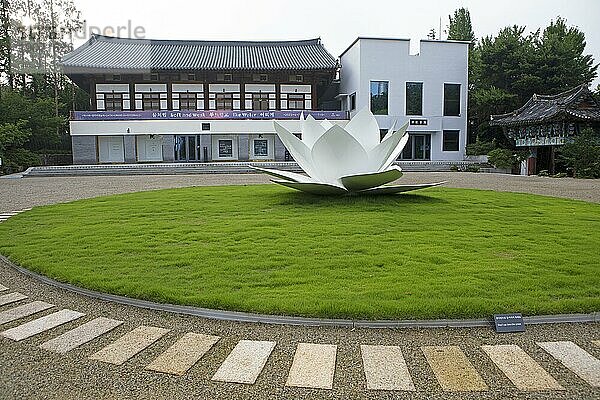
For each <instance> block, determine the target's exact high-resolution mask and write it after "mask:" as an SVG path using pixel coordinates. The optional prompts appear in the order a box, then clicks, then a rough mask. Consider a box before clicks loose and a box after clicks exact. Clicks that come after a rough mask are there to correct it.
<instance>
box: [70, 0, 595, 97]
mask: <svg viewBox="0 0 600 400" xmlns="http://www.w3.org/2000/svg"><path fill="white" fill-rule="evenodd" d="M74 1H75V4H76V5H77V6H78V8H79V9H80V10H81V11H82V13H83V18H84V19H86V20H87V23H88V28H89V26H97V27H100V28H104V27H107V26H108V27H117V26H125V25H127V24H128V21H131V24H132V25H133V26H134V27H135V26H141V27H143V28H144V29H145V36H146V37H147V38H152V39H205V40H215V39H221V40H293V39H307V38H313V37H321V38H322V40H323V44H324V45H325V47H326V48H327V49H328V50H329V51H330V52H331V53H332V54H333V55H334V56H338V55H340V53H341V52H342V51H343V50H344V49H345V48H346V47H347V46H348V45H349V44H350V43H351V42H352V41H353V40H354V39H355V38H356V37H357V36H377V37H396V38H410V39H417V40H418V39H424V38H426V37H427V33H428V32H429V30H430V29H431V28H435V29H436V30H438V29H439V24H440V17H441V18H442V29H445V28H446V25H447V24H448V15H449V14H451V13H452V12H453V11H454V10H455V9H457V8H459V7H467V8H468V9H469V11H470V12H471V21H472V23H473V28H474V31H475V35H476V36H477V37H478V38H480V37H482V36H487V35H495V34H496V33H497V32H498V31H499V30H500V29H501V28H503V27H505V26H508V25H513V24H516V25H524V26H526V27H527V31H535V30H537V29H538V28H544V27H545V26H547V25H548V24H549V23H550V20H551V19H554V18H556V17H557V16H562V17H565V18H566V19H567V22H568V24H569V25H575V26H577V27H579V28H580V29H581V30H582V31H583V32H585V35H586V40H587V49H586V50H587V53H590V54H592V55H593V56H594V59H595V62H596V63H598V62H600V28H598V26H599V25H600V24H599V23H600V1H599V0H570V1H563V0H516V1H515V0H502V1H493V2H492V1H484V0H481V1H475V0H471V1H466V0H464V1H440V0H421V1H411V2H403V1H399V0H395V1H394V0H391V1H383V0H364V1H355V0H344V1H337V0H336V1H327V0H302V1H288V0H279V1H276V0H248V1H243V0H225V1H211V2H209V1H193V0H192V1H189V0H188V1H182V0H169V1H166V2H165V1H155V0H143V1H142V0H102V1H98V0H74ZM125 36H126V34H125ZM413 49H414V50H415V51H416V49H417V47H416V45H415V44H414V43H413ZM440 67H443V66H440ZM599 83H600V79H596V81H595V82H594V87H595V86H596V85H597V84H599Z"/></svg>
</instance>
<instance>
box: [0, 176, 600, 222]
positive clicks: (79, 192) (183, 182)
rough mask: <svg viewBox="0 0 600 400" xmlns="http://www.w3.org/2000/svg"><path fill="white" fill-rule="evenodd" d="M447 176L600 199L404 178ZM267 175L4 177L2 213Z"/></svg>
mask: <svg viewBox="0 0 600 400" xmlns="http://www.w3.org/2000/svg"><path fill="white" fill-rule="evenodd" d="M440 181H447V182H448V183H447V184H446V186H447V187H457V188H477V189H488V190H501V191H509V192H523V193H535V194H542V195H547V196H556V197H565V198H572V199H579V200H585V201H590V202H596V203H600V179H589V180H586V179H572V178H561V179H556V178H543V177H537V176H518V175H502V174H473V173H458V172H407V173H406V174H405V175H404V176H403V177H402V178H401V179H400V180H399V181H398V183H403V184H409V183H428V182H440ZM268 182H269V178H268V177H267V176H266V175H255V174H221V175H169V176H165V175H131V176H79V177H56V178H23V179H0V212H5V211H13V210H20V209H23V208H29V207H33V206H39V205H44V204H53V203H58V202H65V201H72V200H77V199H83V198H88V197H96V196H102V195H109V194H116V193H127V192H139V191H142V190H154V189H164V188H177V187H186V186H211V185H249V184H257V183H268Z"/></svg>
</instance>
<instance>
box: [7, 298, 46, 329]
mask: <svg viewBox="0 0 600 400" xmlns="http://www.w3.org/2000/svg"><path fill="white" fill-rule="evenodd" d="M52 307H54V304H48V303H45V302H43V301H34V302H33V303H27V304H23V305H22V306H18V307H14V308H11V309H10V310H6V311H2V312H0V325H3V324H7V323H9V322H13V321H16V320H18V319H21V318H25V317H29V316H30V315H33V314H37V313H39V312H40V311H44V310H47V309H49V308H52Z"/></svg>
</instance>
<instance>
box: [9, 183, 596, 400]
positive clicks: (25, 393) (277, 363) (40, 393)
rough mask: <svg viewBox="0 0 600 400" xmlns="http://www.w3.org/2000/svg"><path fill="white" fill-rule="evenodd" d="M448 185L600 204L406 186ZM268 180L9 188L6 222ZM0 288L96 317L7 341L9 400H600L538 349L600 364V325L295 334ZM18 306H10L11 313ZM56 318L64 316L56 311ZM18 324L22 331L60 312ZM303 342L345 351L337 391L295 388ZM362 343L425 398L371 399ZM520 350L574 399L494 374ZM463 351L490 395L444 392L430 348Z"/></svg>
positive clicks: (378, 395)
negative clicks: (96, 325) (198, 345)
mask: <svg viewBox="0 0 600 400" xmlns="http://www.w3.org/2000/svg"><path fill="white" fill-rule="evenodd" d="M440 180H448V184H447V186H449V187H476V188H481V189H491V190H506V191H516V192H528V193H538V194H543V195H551V196H560V197H569V198H576V199H581V200H586V201H592V202H600V181H598V180H595V181H593V180H590V181H581V180H574V179H551V178H538V177H516V176H505V175H491V174H489V175H488V174H468V173H407V174H406V176H405V177H403V178H402V182H404V183H412V182H433V181H440ZM267 181H268V179H267V178H266V177H264V176H261V175H194V176H131V177H68V178H26V179H16V180H12V179H0V211H10V210H18V209H23V208H28V207H32V206H36V205H43V204H51V203H56V202H63V201H71V200H75V199H79V198H87V197H95V196H99V195H106V194H113V193H124V192H133V191H140V190H152V189H159V188H170V187H183V186H194V185H219V184H254V183H264V182H267ZM0 284H3V285H4V286H7V287H9V288H10V289H11V290H13V291H20V292H21V293H24V294H26V295H28V296H30V298H31V299H32V300H44V301H48V302H51V303H53V304H55V305H57V306H58V307H62V308H71V309H74V310H77V311H81V312H85V313H86V314H87V315H86V316H85V317H84V318H82V319H80V320H78V321H76V322H72V323H69V324H66V325H64V326H62V327H59V328H57V329H54V330H52V331H51V333H45V334H41V335H38V336H35V337H33V338H30V339H27V340H24V341H22V342H19V343H15V342H12V341H11V340H8V339H4V338H0V360H1V361H0V398H1V399H30V398H31V399H104V398H156V399H162V398H169V399H188V398H199V399H217V398H229V399H259V398H260V399H286V398H289V399H317V398H336V399H354V398H369V399H404V398H406V399H438V398H449V399H515V398H519V399H600V388H592V387H591V386H589V385H587V384H586V383H585V382H583V381H582V380H581V379H579V378H578V377H577V376H576V375H574V374H573V373H572V372H570V371H569V370H568V369H566V368H565V367H564V366H562V364H560V363H559V362H558V361H556V360H555V359H553V358H552V357H550V356H549V355H548V354H547V353H545V352H544V351H543V350H542V349H541V348H539V347H538V346H537V345H536V344H535V342H537V341H556V340H570V341H573V342H575V343H576V344H578V345H579V346H580V347H582V348H583V349H585V350H586V351H588V352H589V353H590V354H592V355H594V356H595V357H600V347H597V346H595V345H593V344H592V343H591V341H592V340H600V324H598V323H593V324H554V325H540V326H528V327H527V332H526V333H517V334H505V335H499V334H496V333H494V332H493V330H492V329H490V328H469V329H354V330H353V329H349V328H327V327H292V326H278V325H263V324H247V323H234V322H224V321H215V320H207V319H203V318H198V317H192V316H182V315H175V314H170V313H165V312H157V311H150V310H144V309H138V308H134V307H129V306H124V305H119V304H114V303H109V302H102V301H97V300H92V299H89V298H87V297H84V296H81V295H77V294H73V293H70V292H65V291H63V290H61V289H56V288H54V287H51V286H48V285H44V284H41V283H39V282H37V281H35V280H33V279H32V278H29V277H26V276H23V275H22V274H20V273H18V272H16V271H15V270H13V269H12V268H11V267H9V266H7V265H5V264H2V263H1V262H0ZM10 307H11V306H2V307H0V311H2V310H4V309H7V308H10ZM55 310H56V309H54V311H55ZM52 311H53V310H52V309H51V310H47V311H44V312H42V313H40V314H38V315H36V316H32V317H29V318H27V319H24V320H20V321H18V322H14V323H10V324H7V325H6V326H3V327H2V329H7V328H11V327H13V326H16V325H19V324H20V323H22V322H25V321H28V320H32V319H35V318H37V317H40V316H43V315H46V314H49V313H51V312H52ZM99 316H104V317H109V318H115V319H121V320H124V321H126V322H125V324H123V325H122V326H120V327H118V328H117V329H115V330H114V331H112V332H110V333H109V334H106V335H104V336H102V337H101V338H100V339H98V340H97V341H94V342H91V343H88V344H87V345H84V346H82V348H80V349H76V350H73V351H71V352H69V353H67V354H66V355H56V354H54V353H50V352H47V351H45V350H41V349H39V348H38V347H37V346H38V345H39V344H41V343H42V342H44V341H46V340H48V339H50V338H52V337H55V336H57V335H59V334H61V333H63V332H65V331H67V330H69V329H72V328H73V327H75V326H78V325H80V324H81V323H84V322H87V321H88V320H91V319H93V318H96V317H99ZM142 324H145V325H151V326H158V327H164V328H169V329H171V330H172V331H171V332H169V334H167V335H166V336H165V337H164V338H163V339H161V340H159V341H158V342H157V343H155V344H154V345H153V346H151V347H150V348H149V349H148V350H146V351H144V352H142V353H141V354H140V355H139V356H137V357H135V358H133V359H132V360H130V361H129V362H127V363H125V364H124V365H122V366H113V365H108V364H103V363H100V362H94V361H90V360H88V359H87V357H88V356H89V355H91V354H92V353H94V352H95V351H97V350H99V349H100V348H101V347H103V346H104V345H106V344H108V343H110V342H112V341H113V340H115V339H116V338H118V337H120V336H121V335H123V334H124V333H126V332H128V331H129V330H131V329H133V328H135V327H137V326H139V325H142ZM190 331H194V332H198V333H205V334H211V335H217V336H221V337H222V339H221V341H220V342H219V343H217V345H215V347H214V348H213V349H212V350H211V351H210V352H209V353H207V355H206V356H205V357H204V358H203V359H202V360H201V361H200V362H199V363H198V364H197V365H196V366H195V367H193V368H192V369H191V370H190V371H189V372H188V373H186V374H185V375H184V376H182V377H174V376H168V375H165V374H160V373H155V372H149V371H145V370H144V369H143V367H145V366H146V365H147V364H148V363H149V362H150V361H151V360H152V359H153V358H154V357H155V356H157V355H158V354H160V353H161V352H162V351H164V350H165V349H166V348H167V347H168V346H170V345H171V344H172V343H174V342H175V341H176V340H177V339H178V338H180V337H181V336H182V335H183V334H184V333H185V332H190ZM241 339H251V340H274V341H276V342H277V346H276V347H275V350H274V351H273V353H272V354H271V356H270V358H269V361H268V362H267V365H266V367H265V369H264V370H263V372H262V373H261V375H260V376H259V378H258V380H257V382H256V384H254V385H239V384H230V383H220V382H212V381H211V380H210V377H212V375H213V374H214V372H215V371H216V370H217V368H218V367H219V366H220V364H221V363H222V362H223V360H224V359H225V357H226V356H227V355H228V354H229V352H230V351H231V349H233V347H234V346H235V344H236V343H237V341H238V340H241ZM300 342H314V343H329V344H336V345H337V346H338V354H337V365H336V373H335V380H334V388H333V390H331V391H328V390H311V389H301V388H286V387H285V386H284V384H285V380H286V378H287V372H288V371H289V367H290V365H291V362H292V359H293V354H294V350H295V347H296V345H297V344H298V343H300ZM361 344H381V345H399V346H401V347H402V351H403V353H404V357H405V358H406V362H407V365H408V367H409V370H410V373H411V375H412V378H413V380H414V383H415V386H416V388H417V392H415V393H405V392H384V391H367V390H366V389H365V387H366V386H365V385H366V381H365V377H364V373H363V370H362V361H361V356H360V345H361ZM485 344H517V345H519V346H521V347H522V348H523V349H524V350H525V351H526V352H527V353H528V354H529V355H531V356H532V357H533V358H534V359H535V360H536V361H537V362H538V363H539V364H540V365H541V366H542V367H544V369H545V370H546V371H548V372H549V373H551V374H552V375H553V376H554V377H555V378H556V379H557V380H558V382H559V383H560V384H561V385H562V386H563V387H565V389H566V391H564V392H559V391H553V392H536V393H526V392H521V391H518V390H517V389H515V388H514V386H513V385H512V384H511V383H510V382H509V381H508V379H507V378H506V377H505V376H504V375H503V374H502V373H501V372H500V371H499V370H498V369H497V368H496V367H495V366H494V365H493V364H492V362H491V361H490V359H489V358H488V357H487V356H486V355H485V354H484V353H483V351H482V350H481V348H480V346H481V345H485ZM425 345H427V346H430V345H458V346H460V347H461V349H462V350H463V351H464V352H465V354H466V355H467V357H468V358H469V360H470V361H471V362H472V363H473V364H474V366H475V368H476V369H477V370H478V372H479V373H480V374H481V375H482V377H483V379H484V381H485V382H486V383H487V384H488V386H489V387H490V390H489V391H487V392H483V393H476V394H465V393H460V394H448V393H444V392H443V391H442V389H441V388H440V386H439V385H438V384H437V382H436V380H435V378H434V375H433V372H432V371H431V369H430V367H429V366H428V364H427V362H426V360H425V357H424V355H423V353H422V352H421V350H420V346H425Z"/></svg>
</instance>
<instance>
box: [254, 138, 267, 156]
mask: <svg viewBox="0 0 600 400" xmlns="http://www.w3.org/2000/svg"><path fill="white" fill-rule="evenodd" d="M254 156H255V157H268V156H269V142H268V141H267V139H254Z"/></svg>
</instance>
